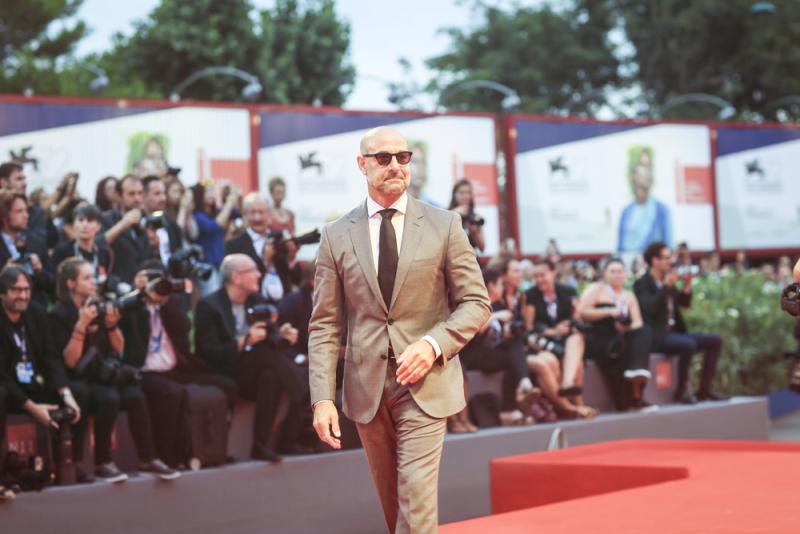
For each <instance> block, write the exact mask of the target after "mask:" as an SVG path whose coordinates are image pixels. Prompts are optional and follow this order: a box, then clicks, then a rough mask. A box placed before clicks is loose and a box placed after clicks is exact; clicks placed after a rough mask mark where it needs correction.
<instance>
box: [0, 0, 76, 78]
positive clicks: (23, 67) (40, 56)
mask: <svg viewBox="0 0 800 534" xmlns="http://www.w3.org/2000/svg"><path fill="white" fill-rule="evenodd" d="M82 3H83V0H3V2H2V3H0V74H1V75H0V92H5V93H19V92H22V91H23V90H24V89H26V88H31V89H33V90H34V91H36V92H37V93H58V92H59V87H60V79H59V75H58V62H59V60H60V59H62V58H63V57H64V56H67V55H69V54H71V53H72V50H73V49H74V47H75V45H76V44H77V43H78V41H80V40H81V39H82V38H83V37H84V35H85V34H86V25H85V24H84V23H83V22H82V21H77V22H73V23H71V24H67V20H68V19H69V18H71V17H73V16H74V15H75V13H76V12H77V10H78V8H79V7H80V5H81V4H82ZM56 22H58V23H60V24H54V23H56ZM56 26H58V27H56Z"/></svg>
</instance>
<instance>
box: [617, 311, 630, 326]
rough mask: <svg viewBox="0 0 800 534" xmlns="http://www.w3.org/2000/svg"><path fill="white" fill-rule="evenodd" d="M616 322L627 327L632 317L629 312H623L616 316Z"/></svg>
mask: <svg viewBox="0 0 800 534" xmlns="http://www.w3.org/2000/svg"><path fill="white" fill-rule="evenodd" d="M616 323H617V324H618V325H620V326H625V327H628V326H630V325H632V324H633V317H631V314H630V313H625V314H623V315H620V316H619V317H617V319H616Z"/></svg>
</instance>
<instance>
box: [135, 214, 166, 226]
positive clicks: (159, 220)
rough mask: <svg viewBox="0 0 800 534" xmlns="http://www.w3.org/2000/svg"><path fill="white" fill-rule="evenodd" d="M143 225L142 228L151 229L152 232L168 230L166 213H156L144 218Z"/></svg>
mask: <svg viewBox="0 0 800 534" xmlns="http://www.w3.org/2000/svg"><path fill="white" fill-rule="evenodd" d="M141 225H142V228H150V229H152V230H158V229H160V228H166V226H167V221H166V220H165V219H164V212H163V211H154V212H153V214H152V215H147V216H145V217H142V222H141Z"/></svg>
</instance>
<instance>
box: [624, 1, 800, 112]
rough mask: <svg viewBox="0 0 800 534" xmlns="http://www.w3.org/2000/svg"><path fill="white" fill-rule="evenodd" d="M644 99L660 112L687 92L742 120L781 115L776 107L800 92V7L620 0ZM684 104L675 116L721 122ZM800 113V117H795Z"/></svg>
mask: <svg viewBox="0 0 800 534" xmlns="http://www.w3.org/2000/svg"><path fill="white" fill-rule="evenodd" d="M613 3H614V4H615V6H614V7H615V9H616V10H618V12H619V14H620V17H621V19H622V21H623V23H624V28H625V32H626V35H627V38H628V39H629V40H630V42H631V43H632V44H633V46H634V48H635V54H634V57H633V58H631V59H632V62H633V67H634V70H635V78H636V79H637V80H638V82H639V84H640V85H641V87H642V96H641V98H642V100H643V101H644V103H645V104H646V105H648V106H650V107H651V108H656V109H658V108H659V107H661V106H663V105H664V104H665V103H667V102H668V101H670V99H672V98H674V97H676V96H678V95H684V94H687V93H708V94H712V95H715V96H718V97H721V98H723V99H724V100H727V101H728V102H730V103H731V104H732V105H733V107H734V108H735V109H736V111H737V114H738V115H739V117H740V118H751V117H754V118H759V117H766V118H776V117H777V115H776V113H777V111H778V110H777V109H769V108H770V106H771V105H773V103H774V102H776V101H777V100H778V99H780V98H781V97H784V96H787V95H797V94H800V79H798V77H797V76H796V75H795V73H796V72H798V70H800V50H799V49H798V48H797V46H796V43H797V42H800V3H798V2H796V1H795V0H773V1H772V2H768V3H765V4H767V8H770V7H771V8H773V9H765V10H761V11H759V10H758V9H754V3H753V2H752V1H751V0H646V1H642V0H616V1H615V2H613ZM718 112H719V109H717V108H715V107H712V106H701V105H697V104H687V105H685V106H682V107H679V108H675V109H674V110H673V112H672V115H673V116H681V117H692V118H716V116H717V114H718ZM796 116H800V115H796Z"/></svg>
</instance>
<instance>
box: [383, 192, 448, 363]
mask: <svg viewBox="0 0 800 534" xmlns="http://www.w3.org/2000/svg"><path fill="white" fill-rule="evenodd" d="M407 207H408V193H403V196H401V197H400V198H398V199H397V200H396V201H395V202H394V204H392V205H391V206H389V208H384V207H383V206H381V205H380V204H378V203H377V202H375V201H374V200H372V197H370V196H369V195H367V216H368V217H369V241H370V244H371V245H372V265H374V266H375V273H376V274H377V273H378V257H379V255H380V234H381V220H382V217H381V214H380V213H379V212H380V211H381V210H384V209H395V210H397V213H395V214H394V215H393V216H392V226H394V234H395V237H397V253H398V256H399V254H400V251H401V250H402V248H401V247H402V244H403V225H404V224H405V221H406V208H407ZM422 339H424V340H425V341H427V342H428V343H429V344H430V345H431V346H432V347H433V351H434V353H436V357H437V358H438V357H439V356H441V355H442V348H441V347H440V346H439V343H438V342H437V341H436V340H435V339H433V338H432V337H431V336H423V338H422ZM398 356H399V354H398Z"/></svg>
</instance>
